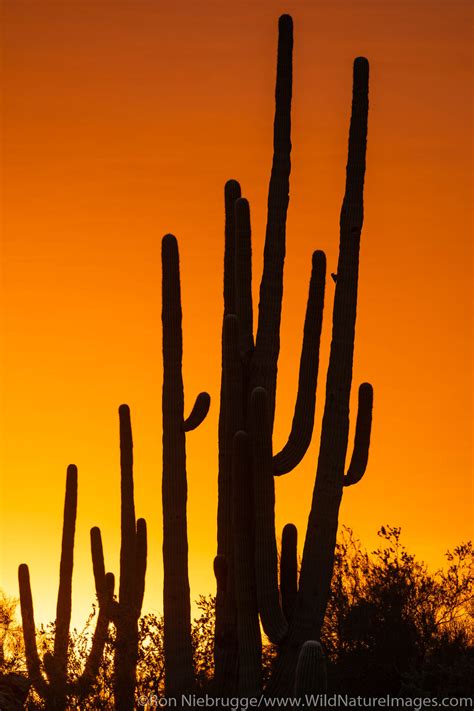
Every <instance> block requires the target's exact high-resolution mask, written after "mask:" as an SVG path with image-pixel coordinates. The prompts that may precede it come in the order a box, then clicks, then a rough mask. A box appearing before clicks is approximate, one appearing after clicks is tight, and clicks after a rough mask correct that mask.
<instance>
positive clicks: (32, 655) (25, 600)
mask: <svg viewBox="0 0 474 711" xmlns="http://www.w3.org/2000/svg"><path fill="white" fill-rule="evenodd" d="M18 582H19V586H20V609H21V620H22V625H23V641H24V643H25V657H26V667H27V670H28V678H29V679H30V681H31V683H32V684H33V686H34V687H35V689H36V691H37V692H38V694H39V695H40V696H41V697H42V698H43V699H45V698H47V696H48V685H47V683H46V681H45V680H44V679H43V676H42V674H41V663H40V659H39V656H38V649H37V647H36V626H35V616H34V611H33V596H32V594H31V584H30V571H29V570H28V566H27V565H26V564H25V563H22V564H21V565H20V566H19V568H18Z"/></svg>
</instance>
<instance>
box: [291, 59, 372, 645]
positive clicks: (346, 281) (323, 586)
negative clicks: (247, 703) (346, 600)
mask: <svg viewBox="0 0 474 711" xmlns="http://www.w3.org/2000/svg"><path fill="white" fill-rule="evenodd" d="M368 77H369V65H368V62H367V60H366V59H363V58H358V59H356V60H355V62H354V83H353V96H352V115H351V124H350V129H349V152H348V163H347V171H346V191H345V195H344V200H343V204H342V208H341V220H340V226H341V229H340V243H339V262H338V269H337V282H336V290H335V296H334V310H333V328H332V341H331V350H330V356H329V366H328V374H327V380H326V401H325V407H324V414H323V423H322V431H321V444H320V450H319V458H318V466H317V472H316V482H315V487H314V493H313V501H312V507H311V512H310V516H309V520H308V530H307V535H306V540H305V545H304V550H303V559H302V564H301V575H300V591H299V599H298V608H297V613H298V609H300V610H305V609H307V606H308V605H309V606H312V609H313V610H314V617H313V621H312V623H311V625H310V628H309V629H307V632H308V637H309V638H311V637H313V638H314V637H316V638H317V637H319V632H320V629H321V625H322V622H323V619H324V613H325V610H326V603H327V598H328V594H329V586H330V582H331V576H332V570H333V562H334V548H335V545H336V535H337V524H338V511H339V505H340V502H341V497H342V488H343V483H344V465H345V458H346V451H347V443H348V434H349V399H350V390H351V382H352V363H353V353H354V337H355V321H356V309H357V284H358V265H359V245H360V233H361V229H362V219H363V195H362V193H363V185H364V174H365V151H366V142H367V114H368ZM306 626H307V627H308V624H307V625H306Z"/></svg>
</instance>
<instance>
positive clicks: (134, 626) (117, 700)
mask: <svg viewBox="0 0 474 711" xmlns="http://www.w3.org/2000/svg"><path fill="white" fill-rule="evenodd" d="M119 424H120V494H121V496H120V499H121V514H120V522H121V524H120V530H121V543H120V582H119V594H118V599H117V600H113V601H112V604H111V606H110V609H111V619H112V621H113V623H114V625H115V629H116V644H115V654H114V680H113V685H114V708H116V709H117V710H118V711H122V709H123V711H132V710H133V709H134V708H135V687H136V682H137V680H136V668H137V661H138V620H139V618H140V614H141V609H142V604H143V596H144V593H145V574H146V562H147V531H146V522H145V520H144V519H143V518H139V519H138V520H136V519H135V501H134V484H133V440H132V426H131V421H130V409H129V407H128V405H121V406H120V407H119ZM93 536H94V546H95V550H96V561H95V564H94V576H95V581H96V586H97V589H98V590H100V591H103V590H104V589H105V588H106V580H104V569H105V568H104V562H103V552H102V543H101V541H100V537H99V536H98V535H97V529H93ZM101 594H103V593H101ZM99 599H100V598H99Z"/></svg>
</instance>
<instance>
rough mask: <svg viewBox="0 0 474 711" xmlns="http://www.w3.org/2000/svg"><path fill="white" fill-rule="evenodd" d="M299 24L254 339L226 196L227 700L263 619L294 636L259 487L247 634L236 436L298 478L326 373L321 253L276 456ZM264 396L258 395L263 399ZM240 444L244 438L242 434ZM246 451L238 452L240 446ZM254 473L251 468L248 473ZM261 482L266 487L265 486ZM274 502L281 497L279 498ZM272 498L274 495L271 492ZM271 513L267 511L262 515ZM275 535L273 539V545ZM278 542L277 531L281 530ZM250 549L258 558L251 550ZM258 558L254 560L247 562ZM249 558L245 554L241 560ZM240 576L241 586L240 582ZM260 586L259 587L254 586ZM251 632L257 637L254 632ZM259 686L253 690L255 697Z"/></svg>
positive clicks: (282, 96) (287, 68) (281, 111)
mask: <svg viewBox="0 0 474 711" xmlns="http://www.w3.org/2000/svg"><path fill="white" fill-rule="evenodd" d="M292 47H293V23H292V20H291V18H290V17H289V16H288V15H283V16H282V17H281V18H280V20H279V39H278V54H277V78H276V90H275V119H274V153H273V164H272V171H271V176H270V185H269V192H268V209H267V227H266V236H265V249H264V267H263V274H262V280H261V284H260V302H259V309H258V325H257V332H256V336H255V340H254V336H253V306H252V296H251V279H252V274H251V272H252V267H251V258H252V255H251V227H250V208H249V204H248V201H247V200H246V199H245V198H242V197H241V189H240V185H239V184H238V183H237V182H236V181H234V180H231V181H229V182H228V183H227V184H226V187H225V254H224V322H223V335H222V380H221V399H220V414H219V502H218V550H217V554H218V557H219V558H222V557H223V558H225V560H226V578H227V584H226V588H225V591H224V589H223V588H222V586H219V585H218V589H217V603H216V637H215V682H216V688H217V691H218V692H221V691H224V692H229V693H230V692H232V691H234V690H235V689H236V688H238V689H239V691H242V690H245V689H247V688H248V686H249V684H248V683H247V680H246V679H245V672H244V667H245V668H246V663H244V664H243V662H242V658H241V650H242V645H245V644H246V639H247V635H249V636H250V638H253V637H255V629H259V623H258V611H260V617H261V621H262V624H263V628H264V630H265V632H266V634H267V635H268V636H269V638H270V639H271V640H272V641H275V642H277V641H280V640H281V639H282V638H283V637H284V636H285V635H286V633H287V622H286V620H285V618H284V616H283V613H282V612H281V609H280V603H279V592H278V586H276V587H274V585H273V582H274V581H273V579H272V576H273V574H274V573H275V574H277V551H276V541H275V540H272V538H271V535H272V534H271V529H272V526H270V525H269V521H268V517H269V516H270V517H272V516H273V505H272V503H271V501H269V500H266V498H265V496H266V494H269V493H270V492H269V490H268V481H269V480H268V477H267V478H266V479H265V484H264V486H266V487H267V490H266V493H265V494H263V493H262V492H261V488H260V485H259V486H257V487H256V489H255V491H254V494H253V497H254V499H255V500H254V512H255V521H254V525H253V531H252V535H253V537H254V553H253V554H252V558H253V560H252V561H251V565H250V564H246V565H245V566H244V569H245V570H246V571H247V573H246V575H247V579H246V582H245V585H246V587H247V589H255V591H256V595H257V597H258V605H257V604H256V605H255V606H254V619H253V620H252V621H250V615H249V614H248V613H247V615H246V619H247V623H248V629H246V630H243V628H242V622H241V616H242V615H241V612H240V611H239V603H238V600H236V590H237V585H238V586H240V585H242V584H244V583H243V581H242V580H241V579H240V580H239V582H238V584H236V582H235V577H236V574H237V571H236V569H235V560H234V558H235V556H236V555H237V553H236V551H242V543H241V541H240V540H239V539H240V537H241V536H242V535H247V534H244V532H243V531H242V527H237V526H233V525H232V500H233V497H234V491H233V488H234V487H233V481H232V472H233V469H234V467H233V451H234V452H235V451H236V446H235V445H234V437H235V436H236V433H237V432H238V431H239V430H243V431H246V432H249V433H250V434H251V440H252V443H251V444H250V445H249V449H250V450H251V456H250V459H249V461H251V460H252V458H255V457H256V458H257V462H256V463H255V464H254V466H253V467H252V468H253V469H254V470H258V469H259V466H260V465H261V464H262V463H263V464H264V466H265V467H266V473H267V474H268V472H270V475H269V476H270V479H271V485H270V488H271V489H272V491H273V475H274V474H276V475H280V474H285V473H287V472H289V471H291V470H292V469H294V468H295V467H296V466H297V464H298V463H299V462H300V461H301V459H302V458H303V456H304V454H305V452H306V450H307V448H308V446H309V443H310V441H311V435H312V430H313V424H314V409H315V393H316V382H317V375H318V366H319V342H320V334H321V325H322V312H323V305H324V282H325V269H326V264H325V256H324V254H323V253H322V252H315V253H314V254H313V264H312V273H311V279H310V286H309V296H308V303H307V307H306V317H305V325H304V333H303V345H302V351H301V359H300V368H299V380H298V392H297V397H296V405H295V412H294V417H293V423H292V427H291V432H290V435H289V437H288V441H287V443H286V445H285V446H284V447H283V449H282V450H281V452H279V453H277V454H275V455H272V451H271V433H272V430H273V420H274V412H275V394H276V378H277V362H278V355H279V349H280V320H281V305H282V296H283V264H284V259H285V233H286V214H287V209H288V201H289V175H290V168H291V162H290V151H291V141H290V109H291V87H292ZM255 389H263V390H264V392H265V393H266V395H267V398H268V414H269V419H268V422H267V425H266V427H267V429H268V437H269V440H267V439H266V438H265V444H264V447H263V449H264V451H260V450H259V451H256V450H255V446H254V445H255V436H254V435H255V432H253V431H252V430H253V429H255V428H257V420H258V414H256V415H255V418H256V421H255V423H254V424H253V425H252V422H251V421H252V420H253V419H255V418H253V417H252V405H251V401H252V398H253V393H254V391H255ZM257 397H258V395H257ZM239 437H240V435H239ZM237 449H238V447H237ZM249 466H251V465H250V464H249ZM259 482H260V483H261V484H262V485H263V483H262V481H261V480H260V479H259ZM273 496H274V495H273ZM270 497H271V493H270ZM262 504H263V507H262ZM268 536H270V539H268ZM273 538H274V525H273ZM244 548H245V550H247V551H249V550H250V549H249V548H248V546H247V547H245V546H244ZM248 554H249V555H250V552H249V553H248ZM239 555H241V553H239ZM241 575H242V574H241V573H240V577H241ZM252 578H253V579H252ZM251 628H252V629H253V630H254V632H251ZM253 686H254V683H253V682H252V683H251V684H250V687H251V688H253Z"/></svg>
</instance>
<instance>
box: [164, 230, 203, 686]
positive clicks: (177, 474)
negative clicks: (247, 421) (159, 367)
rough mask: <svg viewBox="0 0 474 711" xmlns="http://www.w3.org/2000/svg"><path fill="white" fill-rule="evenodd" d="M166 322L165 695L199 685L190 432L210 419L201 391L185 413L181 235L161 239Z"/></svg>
mask: <svg viewBox="0 0 474 711" xmlns="http://www.w3.org/2000/svg"><path fill="white" fill-rule="evenodd" d="M162 268H163V276H162V323H163V397H162V406H163V480H162V499H163V566H164V592H163V606H164V652H165V686H166V694H167V695H169V696H173V697H175V696H177V695H179V694H182V693H185V692H189V691H191V690H192V689H193V687H194V666H193V648H192V638H191V603H190V590H189V575H188V537H187V514H186V502H187V478H186V432H190V431H191V430H194V429H196V428H197V427H198V426H199V425H200V424H201V423H202V422H203V420H204V419H205V417H206V415H207V413H208V410H209V405H210V397H209V395H208V394H207V393H205V392H202V393H200V394H199V395H198V396H197V398H196V401H195V404H194V406H193V408H192V410H191V413H190V415H189V417H188V418H187V419H185V418H184V388H183V376H182V357H183V337H182V309H181V287H180V275H179V252H178V244H177V241H176V238H175V237H174V236H173V235H166V236H165V237H164V238H163V241H162Z"/></svg>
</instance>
